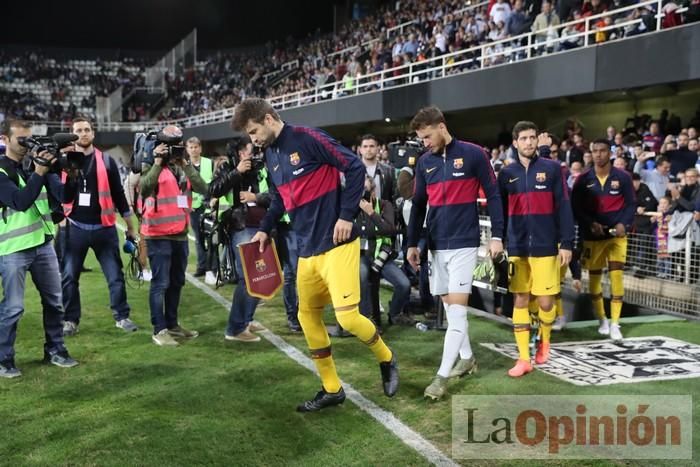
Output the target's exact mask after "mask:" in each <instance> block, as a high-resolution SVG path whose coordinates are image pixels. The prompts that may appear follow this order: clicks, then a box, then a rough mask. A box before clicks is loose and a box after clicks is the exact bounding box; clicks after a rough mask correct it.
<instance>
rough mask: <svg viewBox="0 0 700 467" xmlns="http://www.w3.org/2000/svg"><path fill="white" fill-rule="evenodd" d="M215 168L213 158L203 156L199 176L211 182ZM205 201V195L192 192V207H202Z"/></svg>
mask: <svg viewBox="0 0 700 467" xmlns="http://www.w3.org/2000/svg"><path fill="white" fill-rule="evenodd" d="M213 170H214V166H213V165H212V163H211V159H208V158H206V157H204V156H202V158H201V159H200V162H199V176H200V177H202V179H203V180H204V181H205V182H207V183H211V180H212V177H213V175H214V174H213ZM203 202H204V195H200V194H199V193H192V209H199V208H201V207H202V203H203Z"/></svg>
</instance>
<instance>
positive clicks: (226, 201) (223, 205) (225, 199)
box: [218, 191, 233, 219]
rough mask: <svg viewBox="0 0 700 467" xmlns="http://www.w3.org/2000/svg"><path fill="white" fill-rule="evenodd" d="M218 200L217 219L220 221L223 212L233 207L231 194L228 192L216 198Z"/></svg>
mask: <svg viewBox="0 0 700 467" xmlns="http://www.w3.org/2000/svg"><path fill="white" fill-rule="evenodd" d="M218 199H219V210H218V218H219V219H221V216H222V215H223V214H224V212H225V211H226V210H227V209H228V208H230V207H231V206H233V192H232V191H229V192H228V194H226V195H224V196H222V197H220V198H218Z"/></svg>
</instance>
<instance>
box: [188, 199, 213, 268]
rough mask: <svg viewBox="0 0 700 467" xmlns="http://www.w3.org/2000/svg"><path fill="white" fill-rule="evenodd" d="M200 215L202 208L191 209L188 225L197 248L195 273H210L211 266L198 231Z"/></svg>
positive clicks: (202, 212) (202, 211)
mask: <svg viewBox="0 0 700 467" xmlns="http://www.w3.org/2000/svg"><path fill="white" fill-rule="evenodd" d="M202 214H204V208H200V209H193V210H192V211H191V212H190V225H191V226H192V233H193V234H194V238H195V242H194V244H195V245H196V247H197V271H210V270H211V269H212V267H211V264H208V261H207V252H206V251H204V240H203V239H202V235H201V233H200V231H199V222H200V221H201V219H202Z"/></svg>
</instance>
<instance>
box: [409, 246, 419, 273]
mask: <svg viewBox="0 0 700 467" xmlns="http://www.w3.org/2000/svg"><path fill="white" fill-rule="evenodd" d="M406 260H407V261H408V264H410V265H411V267H412V268H413V269H414V270H416V271H418V270H420V249H419V248H418V247H415V246H412V247H409V248H408V250H407V251H406Z"/></svg>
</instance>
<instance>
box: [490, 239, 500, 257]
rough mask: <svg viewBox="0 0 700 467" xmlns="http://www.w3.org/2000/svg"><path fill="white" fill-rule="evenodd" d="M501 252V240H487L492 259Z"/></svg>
mask: <svg viewBox="0 0 700 467" xmlns="http://www.w3.org/2000/svg"><path fill="white" fill-rule="evenodd" d="M501 253H503V242H502V241H501V240H493V239H492V240H491V241H490V242H489V254H490V255H491V258H492V259H496V258H498V255H500V254H501Z"/></svg>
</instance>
